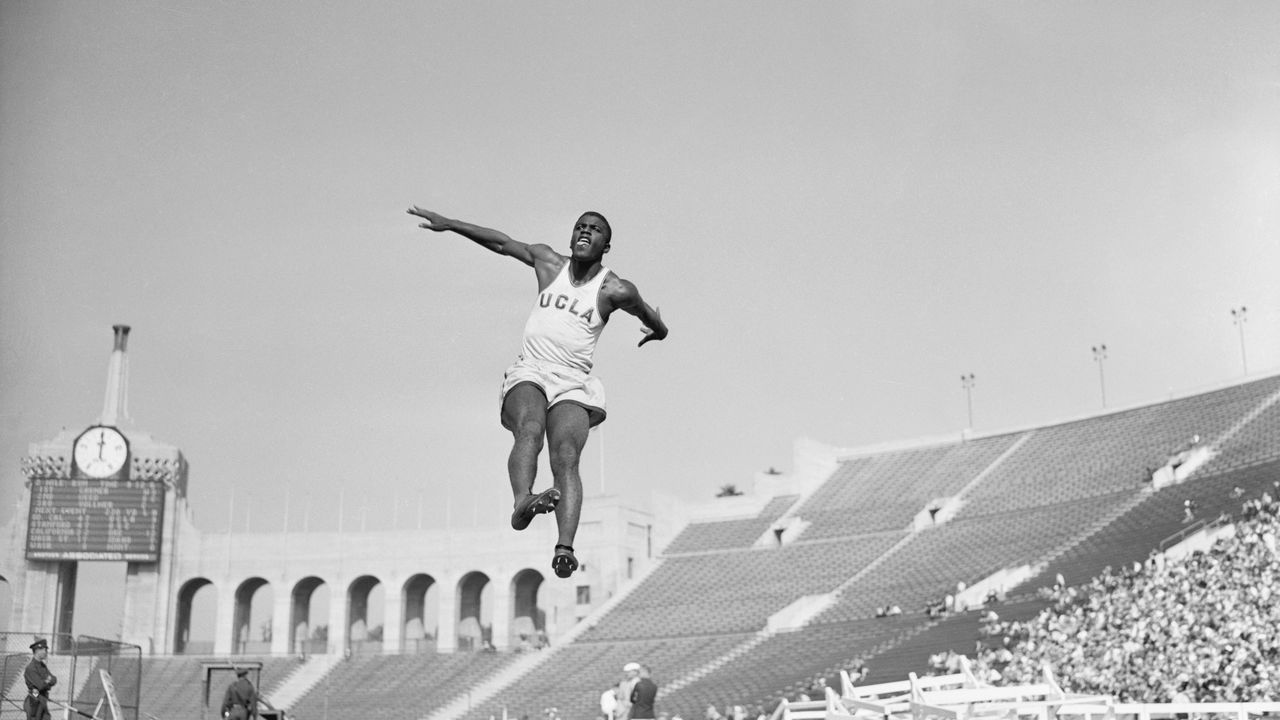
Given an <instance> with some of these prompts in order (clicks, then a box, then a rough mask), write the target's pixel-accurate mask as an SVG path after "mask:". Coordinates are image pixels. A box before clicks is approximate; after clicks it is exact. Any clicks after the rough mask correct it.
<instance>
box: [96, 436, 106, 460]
mask: <svg viewBox="0 0 1280 720" xmlns="http://www.w3.org/2000/svg"><path fill="white" fill-rule="evenodd" d="M106 444H107V431H106V430H99V431H98V459H99V460H101V459H102V448H103V446H104V445H106Z"/></svg>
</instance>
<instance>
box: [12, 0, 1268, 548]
mask: <svg viewBox="0 0 1280 720" xmlns="http://www.w3.org/2000/svg"><path fill="white" fill-rule="evenodd" d="M1277 38H1280V4H1278V3H1274V2H1220V3H1211V4H1210V3H1201V2H1134V3H1118V4H1117V3H1111V2H1077V1H1072V2H1035V3H1010V2H967V3H955V2H937V3H920V2H907V3H898V2H894V3H888V2H885V3H849V2H811V3H804V4H793V3H761V2H739V1H734V2H698V3H685V2H658V3H642V4H638V3H599V2H557V3H492V2H456V3H424V2H403V3H388V2H373V3H370V2H360V3H310V2H272V3H255V2H229V1H228V2H200V3H195V2H189V3H168V2H131V3H116V2H102V3H86V2H52V1H45V0H41V1H40V2H34V1H31V2H19V1H13V2H4V3H3V4H0V330H2V331H3V341H2V342H0V363H2V367H0V369H2V371H3V375H2V378H0V467H3V468H4V470H3V475H2V476H0V477H3V483H0V509H2V510H3V517H4V518H6V519H7V518H8V517H9V516H10V514H11V513H12V512H13V509H14V502H15V499H16V498H17V497H18V496H19V492H20V488H21V479H22V476H21V473H20V470H19V461H20V459H21V457H22V456H23V455H24V454H25V453H26V450H27V444H28V443H30V442H32V441H39V440H44V439H49V438H52V437H53V436H55V435H56V434H57V433H58V432H59V430H60V429H61V428H63V427H64V426H65V427H68V428H72V429H79V428H81V427H83V426H87V425H89V424H92V423H93V422H94V420H95V419H96V418H97V416H98V414H99V412H100V411H101V408H102V397H103V388H104V383H105V380H106V369H107V359H108V355H109V353H110V350H111V325H112V324H113V323H125V324H129V325H131V326H133V335H132V338H131V340H130V345H129V351H130V352H129V356H130V364H131V392H130V397H129V406H130V414H131V416H132V421H133V424H134V425H135V426H136V427H138V428H140V429H145V430H147V431H150V432H152V433H153V434H154V435H155V436H156V438H157V439H159V440H162V441H165V442H168V443H172V444H174V445H177V446H179V447H180V448H182V450H183V451H184V452H185V453H186V456H187V458H188V459H189V461H190V463H191V486H190V497H191V503H192V506H193V508H194V511H195V518H196V522H197V524H198V525H199V526H200V527H202V528H205V529H208V530H220V529H225V528H226V527H227V526H228V523H231V524H232V526H233V527H235V528H237V529H243V528H245V527H247V526H248V527H252V528H253V529H255V530H269V529H278V528H279V527H280V522H281V521H280V519H279V512H280V508H281V506H282V505H283V503H284V499H285V497H286V493H288V494H289V495H290V497H291V504H292V508H293V510H292V513H291V518H292V519H291V521H290V524H291V526H292V527H295V528H300V527H301V526H302V523H303V519H302V515H303V508H304V507H306V504H307V503H309V507H310V513H309V517H308V519H307V521H306V522H307V523H308V524H309V527H310V528H312V529H328V528H333V527H335V526H336V524H337V506H338V503H337V498H338V497H339V493H340V492H342V493H343V494H344V496H345V505H346V511H345V512H346V518H347V520H346V522H347V527H348V528H352V529H354V528H357V527H359V526H360V523H361V522H362V521H363V522H364V523H365V527H367V528H368V529H374V528H377V527H390V526H392V525H395V524H398V525H400V526H402V527H410V526H412V525H413V524H414V523H416V522H417V520H416V514H417V510H416V508H417V503H418V498H419V497H420V496H421V497H422V498H423V503H424V507H425V510H424V515H425V517H424V521H423V524H424V526H426V527H444V526H445V524H446V523H450V524H452V525H458V526H470V525H474V524H477V523H478V524H480V525H492V526H494V527H497V528H501V527H505V524H506V522H507V516H508V514H509V512H510V495H509V489H508V485H507V480H506V476H505V461H506V453H507V450H508V447H509V436H508V435H507V434H506V433H505V431H503V430H502V429H501V427H500V426H499V424H498V414H497V410H498V406H497V391H498V383H499V380H500V378H501V376H502V372H503V370H504V369H505V368H506V367H507V365H508V364H509V363H510V362H511V361H512V359H513V358H514V356H515V355H516V353H517V351H518V349H519V346H520V332H521V328H522V326H523V324H524V320H525V318H526V316H527V312H528V309H529V307H530V306H531V305H532V303H533V300H534V295H535V291H536V283H535V280H534V276H533V272H532V271H531V270H530V269H529V268H527V267H525V266H524V265H521V264H519V263H518V262H516V261H514V260H511V259H508V258H502V257H499V256H497V255H492V254H490V253H487V252H485V251H484V250H482V249H480V248H478V247H476V246H474V245H473V244H471V243H470V242H468V241H466V240H465V239H463V238H461V237H458V236H456V235H449V234H433V233H428V232H426V231H423V230H419V229H417V227H416V222H415V219H414V218H411V217H409V216H407V215H406V214H405V213H404V211H405V208H406V207H407V206H408V205H410V204H411V203H416V204H420V205H423V206H424V207H428V208H431V209H434V210H437V211H439V212H442V213H444V214H446V215H450V216H453V217H458V218H461V219H464V220H469V221H473V222H477V223H480V224H483V225H488V226H490V227H495V228H498V229H501V230H503V231H505V232H507V233H508V234H510V235H512V236H513V237H515V238H516V239H519V240H523V241H526V242H542V243H548V244H550V245H552V246H553V247H555V248H557V249H559V250H561V251H562V252H567V248H568V240H569V233H570V229H571V226H572V224H573V222H574V220H575V219H576V217H577V215H578V213H580V212H581V211H583V210H586V209H597V210H600V211H602V212H604V213H605V214H606V215H607V216H608V217H609V219H610V220H611V222H612V225H613V227H614V244H613V250H612V252H611V253H610V254H609V255H608V256H607V258H606V260H607V264H608V265H609V266H610V267H611V268H613V269H614V270H615V271H616V272H617V273H618V274H619V275H620V276H622V277H623V278H626V279H629V280H631V281H633V282H635V283H636V284H637V286H638V287H639V288H640V291H641V293H642V294H643V296H644V297H645V298H646V299H647V300H648V301H649V302H650V303H652V304H654V305H657V306H659V307H660V308H661V311H662V313H663V317H664V318H665V319H666V321H667V323H668V324H669V326H670V328H671V335H670V337H669V338H668V339H667V340H666V341H665V342H661V343H651V344H648V345H646V346H645V347H644V348H641V349H637V348H636V343H637V342H638V341H639V339H640V337H641V334H640V331H639V324H638V322H637V321H636V320H635V319H634V318H632V317H630V316H626V315H622V314H619V315H617V316H615V317H614V318H613V320H612V321H611V322H610V323H609V327H608V328H607V329H606V331H605V334H604V338H603V340H602V343H601V346H600V348H599V351H598V353H597V374H598V375H599V376H600V377H601V378H602V380H603V381H604V383H605V386H606V388H607V390H608V395H609V399H610V417H609V420H608V422H606V423H605V425H604V426H603V427H604V439H605V442H604V443H603V444H604V449H605V452H604V453H603V458H602V457H601V448H600V445H601V443H600V441H599V440H600V438H599V434H597V435H596V436H595V438H594V439H593V440H592V442H591V444H590V446H589V448H588V455H587V458H586V460H585V462H584V475H585V478H584V481H585V485H586V487H587V489H588V492H591V493H596V492H600V489H601V487H603V488H604V489H605V490H606V491H607V492H610V493H623V494H624V495H626V496H628V497H631V498H634V499H636V500H640V501H642V500H644V499H645V498H647V497H648V493H649V492H650V491H658V492H662V493H666V494H669V495H675V496H677V497H680V498H686V499H688V500H690V501H699V500H704V499H708V498H710V497H712V496H713V495H714V494H715V492H716V490H717V489H718V488H719V487H720V486H721V485H723V484H726V483H735V484H739V485H747V484H749V482H750V478H751V476H752V475H753V474H754V473H755V472H757V471H760V470H763V469H765V468H768V467H770V466H773V467H777V468H778V469H781V470H788V469H790V463H791V452H792V450H791V448H792V443H793V441H794V440H795V439H796V438H797V437H811V438H814V439H817V440H820V441H822V442H825V443H829V444H831V445H836V446H841V447H853V446H859V445H865V444H871V443H879V442H883V441H889V440H901V439H909V438H916V437H922V436H935V435H943V434H957V433H959V432H960V430H961V429H962V428H963V427H964V426H965V425H966V422H967V419H966V405H965V400H966V398H965V393H964V390H963V389H962V387H961V383H960V379H959V378H960V375H961V374H962V373H974V374H975V375H976V385H975V387H974V388H973V413H974V424H975V429H976V430H977V431H979V432H984V431H993V430H999V429H1002V428H1010V427H1017V426H1025V425H1031V424H1045V423H1049V422H1053V421H1057V420H1061V419H1065V418H1070V417H1075V416H1079V415H1081V414H1085V413H1091V412H1097V411H1099V410H1100V408H1101V397H1100V396H1101V388H1100V382H1099V372H1098V371H1099V366H1098V364H1097V363H1096V362H1095V360H1094V356H1093V354H1092V352H1091V349H1090V348H1091V347H1092V346H1094V345H1098V344H1101V343H1105V344H1106V346H1107V348H1108V355H1107V358H1106V360H1105V361H1104V362H1105V364H1104V365H1103V368H1102V369H1103V370H1104V372H1105V382H1106V395H1107V401H1108V405H1109V406H1110V407H1117V406H1125V405H1131V404H1136V403H1145V402H1152V401H1157V400H1160V399H1163V398H1166V397H1168V396H1169V395H1170V393H1183V392H1187V391H1190V390H1193V389H1196V388H1200V387H1204V386H1207V385H1214V384H1219V383H1224V382H1230V381H1233V380H1236V379H1239V378H1241V377H1242V372H1243V364H1242V353H1241V342H1240V336H1239V335H1238V333H1237V330H1238V329H1237V327H1235V326H1234V325H1233V324H1232V319H1231V316H1230V314H1229V311H1230V310H1231V309H1232V308H1238V307H1241V306H1244V307H1247V308H1248V311H1247V318H1248V321H1247V323H1246V325H1245V328H1244V331H1245V334H1244V340H1245V348H1246V353H1247V355H1246V356H1247V360H1248V369H1249V371H1250V373H1251V374H1258V373H1267V372H1275V371H1276V369H1277V368H1280V282H1277V276H1278V273H1280V42H1277ZM601 468H603V477H602V476H601ZM233 492H234V494H235V498H236V501H235V508H236V509H235V511H234V515H233V516H232V513H231V512H229V506H230V500H229V498H230V495H231V493H233ZM308 498H309V499H308ZM250 507H252V510H251V511H250V510H248V508H250ZM24 512H25V510H24Z"/></svg>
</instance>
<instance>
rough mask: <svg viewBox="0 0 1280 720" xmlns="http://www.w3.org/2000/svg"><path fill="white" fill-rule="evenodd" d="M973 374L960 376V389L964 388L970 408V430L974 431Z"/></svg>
mask: <svg viewBox="0 0 1280 720" xmlns="http://www.w3.org/2000/svg"><path fill="white" fill-rule="evenodd" d="M975 379H976V378H974V375H973V373H969V374H968V375H961V376H960V387H962V388H964V395H965V400H966V402H967V404H968V406H969V429H970V430H972V429H973V383H974V380H975Z"/></svg>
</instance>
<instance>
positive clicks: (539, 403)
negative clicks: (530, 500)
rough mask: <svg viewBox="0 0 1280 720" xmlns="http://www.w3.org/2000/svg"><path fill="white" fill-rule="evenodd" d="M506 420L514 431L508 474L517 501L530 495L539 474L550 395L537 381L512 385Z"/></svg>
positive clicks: (505, 408) (504, 408)
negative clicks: (535, 383)
mask: <svg viewBox="0 0 1280 720" xmlns="http://www.w3.org/2000/svg"><path fill="white" fill-rule="evenodd" d="M502 424H503V426H504V427H506V428H507V429H508V430H510V431H511V435H512V437H513V442H512V445H511V454H510V455H509V456H507V475H508V476H509V477H510V479H511V493H512V495H514V496H515V503H514V504H517V505H518V504H519V503H520V501H521V500H523V499H525V498H527V497H529V495H530V494H532V492H533V481H534V479H536V478H537V475H538V453H540V452H542V437H543V433H544V432H545V429H546V424H547V398H546V396H545V395H543V394H542V389H541V388H539V387H538V386H537V385H533V384H531V383H525V384H521V385H517V386H515V387H513V388H511V391H510V392H508V393H507V396H506V397H505V398H503V400H502Z"/></svg>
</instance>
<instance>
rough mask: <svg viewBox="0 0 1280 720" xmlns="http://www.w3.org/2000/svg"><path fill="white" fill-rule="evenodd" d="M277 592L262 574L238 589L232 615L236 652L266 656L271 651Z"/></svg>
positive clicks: (232, 643)
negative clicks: (272, 620) (273, 602)
mask: <svg viewBox="0 0 1280 720" xmlns="http://www.w3.org/2000/svg"><path fill="white" fill-rule="evenodd" d="M273 596H274V593H273V592H272V591H271V585H270V584H269V583H268V582H267V581H266V580H264V579H262V578H260V577H252V578H249V579H248V580H245V581H244V582H243V583H240V587H238V588H236V607H235V612H234V613H233V614H232V615H233V617H232V627H231V632H232V635H231V652H232V653H233V654H236V655H263V654H266V653H269V652H271V616H272V612H271V610H272V607H271V606H272V599H273Z"/></svg>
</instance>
